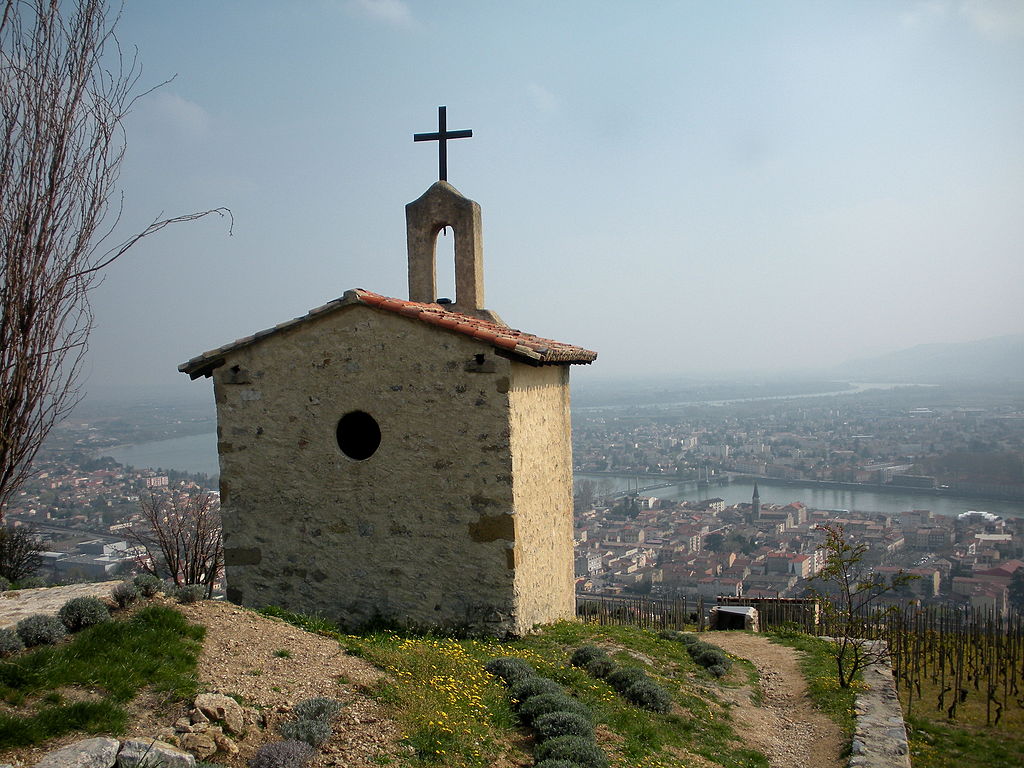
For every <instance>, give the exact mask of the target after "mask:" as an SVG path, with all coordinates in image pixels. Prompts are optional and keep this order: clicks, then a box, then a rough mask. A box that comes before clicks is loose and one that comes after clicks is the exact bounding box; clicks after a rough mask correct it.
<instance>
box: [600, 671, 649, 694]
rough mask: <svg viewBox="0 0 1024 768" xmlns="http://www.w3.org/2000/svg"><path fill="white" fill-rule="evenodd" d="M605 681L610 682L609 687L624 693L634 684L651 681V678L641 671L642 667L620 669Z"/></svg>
mask: <svg viewBox="0 0 1024 768" xmlns="http://www.w3.org/2000/svg"><path fill="white" fill-rule="evenodd" d="M605 679H606V680H607V681H608V685H610V686H611V687H612V688H614V689H615V690H616V691H618V692H619V693H622V692H623V691H625V690H626V689H627V688H629V687H630V686H631V685H633V683H637V682H639V681H641V680H649V679H650V678H649V677H647V673H646V672H644V671H643V670H642V669H640V667H619V668H618V669H616V670H615V671H614V672H612V673H611V674H610V675H608V677H607V678H605Z"/></svg>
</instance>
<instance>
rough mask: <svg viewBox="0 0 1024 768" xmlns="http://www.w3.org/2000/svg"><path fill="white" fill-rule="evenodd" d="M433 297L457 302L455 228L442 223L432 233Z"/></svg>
mask: <svg viewBox="0 0 1024 768" xmlns="http://www.w3.org/2000/svg"><path fill="white" fill-rule="evenodd" d="M434 299H435V300H439V299H448V301H450V302H451V303H453V304H456V303H458V300H459V297H458V283H457V282H456V279H455V230H454V228H453V227H451V226H449V225H447V224H444V225H442V226H440V227H438V229H437V231H436V232H435V233H434Z"/></svg>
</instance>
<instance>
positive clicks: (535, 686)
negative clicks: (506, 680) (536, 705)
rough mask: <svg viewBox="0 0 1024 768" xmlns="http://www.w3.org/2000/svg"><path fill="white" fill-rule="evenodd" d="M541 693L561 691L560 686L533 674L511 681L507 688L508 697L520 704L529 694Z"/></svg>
mask: <svg viewBox="0 0 1024 768" xmlns="http://www.w3.org/2000/svg"><path fill="white" fill-rule="evenodd" d="M541 693H562V686H560V685H559V684H558V683H556V682H555V681H554V680H548V679H547V678H546V677H540V676H539V675H534V676H533V677H528V678H526V679H525V680H520V681H519V682H517V683H513V684H512V685H511V686H509V689H508V695H509V697H510V698H512V699H514V700H515V701H517V702H519V703H520V704H522V702H524V701H526V700H527V699H528V698H530V697H531V696H537V695H538V694H541Z"/></svg>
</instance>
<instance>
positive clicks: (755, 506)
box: [750, 480, 761, 520]
mask: <svg viewBox="0 0 1024 768" xmlns="http://www.w3.org/2000/svg"><path fill="white" fill-rule="evenodd" d="M750 506H751V508H752V511H753V513H754V519H755V520H757V518H759V517H760V516H761V496H760V494H758V492H757V480H755V481H754V497H753V498H752V499H751V500H750Z"/></svg>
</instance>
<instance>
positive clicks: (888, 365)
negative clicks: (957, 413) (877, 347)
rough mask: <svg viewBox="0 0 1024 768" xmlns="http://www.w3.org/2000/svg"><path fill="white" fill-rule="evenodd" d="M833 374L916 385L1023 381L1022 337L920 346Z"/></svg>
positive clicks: (840, 368) (854, 363)
mask: <svg viewBox="0 0 1024 768" xmlns="http://www.w3.org/2000/svg"><path fill="white" fill-rule="evenodd" d="M834 373H835V375H837V376H842V377H848V378H852V379H859V380H862V381H865V380H866V381H892V382H914V383H919V384H932V383H942V382H951V381H977V380H987V381H1008V380H1018V379H1024V334H1017V335H1014V336H999V337H996V338H992V339H981V340H980V341H967V342H962V343H959V344H920V345H918V346H916V347H910V348H909V349H902V350H899V351H897V352H890V353H888V354H885V355H880V356H878V357H869V358H861V359H858V360H851V361H849V362H847V363H844V364H842V365H840V366H838V367H837V368H835V369H834Z"/></svg>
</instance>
